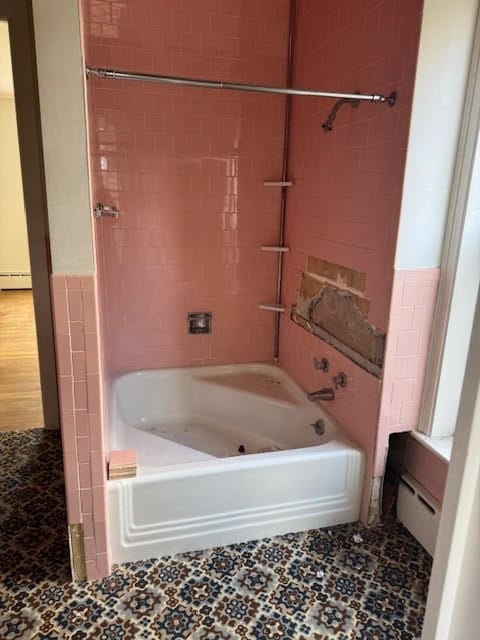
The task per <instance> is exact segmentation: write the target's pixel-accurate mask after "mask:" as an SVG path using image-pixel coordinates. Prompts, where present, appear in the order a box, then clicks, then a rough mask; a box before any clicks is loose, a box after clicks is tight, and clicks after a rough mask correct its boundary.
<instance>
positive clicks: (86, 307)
mask: <svg viewBox="0 0 480 640" xmlns="http://www.w3.org/2000/svg"><path fill="white" fill-rule="evenodd" d="M82 300H83V313H84V316H83V321H84V329H85V333H93V334H95V333H97V317H96V302H95V293H94V291H83V292H82Z"/></svg>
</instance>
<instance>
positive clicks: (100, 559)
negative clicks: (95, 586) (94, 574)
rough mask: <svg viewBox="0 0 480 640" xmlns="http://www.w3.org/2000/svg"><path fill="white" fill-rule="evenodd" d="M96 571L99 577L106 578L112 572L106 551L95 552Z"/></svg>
mask: <svg viewBox="0 0 480 640" xmlns="http://www.w3.org/2000/svg"><path fill="white" fill-rule="evenodd" d="M97 571H98V577H99V578H106V577H107V576H109V575H110V573H111V572H112V566H111V562H110V559H109V557H108V553H97Z"/></svg>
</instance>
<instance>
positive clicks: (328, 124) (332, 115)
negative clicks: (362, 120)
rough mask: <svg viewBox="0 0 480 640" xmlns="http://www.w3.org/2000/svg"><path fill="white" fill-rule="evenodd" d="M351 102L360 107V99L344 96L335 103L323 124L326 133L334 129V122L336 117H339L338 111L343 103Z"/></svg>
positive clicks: (353, 105)
mask: <svg viewBox="0 0 480 640" xmlns="http://www.w3.org/2000/svg"><path fill="white" fill-rule="evenodd" d="M346 103H350V104H351V105H352V107H353V108H356V107H358V105H359V104H360V100H355V99H354V98H342V99H341V100H337V102H336V103H335V104H334V105H333V109H332V110H331V111H330V113H329V114H328V118H327V119H326V120H325V122H324V123H323V124H322V129H323V130H324V131H325V133H328V132H329V131H331V130H332V129H333V123H334V121H335V118H336V117H337V112H338V110H339V109H340V107H341V106H342V105H343V104H346Z"/></svg>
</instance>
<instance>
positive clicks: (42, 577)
mask: <svg viewBox="0 0 480 640" xmlns="http://www.w3.org/2000/svg"><path fill="white" fill-rule="evenodd" d="M0 464H1V472H2V481H1V483H0V638H2V640H17V639H18V640H59V639H62V640H63V639H65V640H67V639H68V640H93V639H95V640H97V639H98V640H162V639H163V640H290V639H293V640H328V639H332V638H333V639H334V640H416V639H417V638H420V635H421V628H422V623H423V615H424V607H425V601H426V593H427V588H428V580H429V576H430V568H431V562H430V558H429V556H428V555H427V554H426V553H425V552H424V551H423V549H422V548H421V547H420V546H419V545H418V543H417V542H416V541H415V540H414V539H413V538H412V537H411V536H410V535H409V534H408V532H407V531H405V529H404V528H403V527H402V526H401V525H400V524H399V523H397V522H395V521H389V522H387V523H385V524H383V525H382V526H380V527H376V528H374V529H368V530H367V529H365V528H363V527H361V526H360V525H357V524H355V525H342V526H338V527H332V528H331V529H322V530H316V531H308V532H306V533H299V534H289V535H286V536H279V537H276V538H270V539H265V540H259V541H256V542H248V543H245V544H237V545H232V546H230V547H221V548H216V549H210V550H207V551H200V552H192V553H185V554H181V555H178V556H175V557H169V558H161V559H159V560H146V561H145V562H135V563H126V564H124V565H121V566H118V567H115V568H114V572H113V573H112V575H111V576H110V577H108V578H106V579H105V580H101V581H98V582H94V583H83V584H71V583H70V582H69V566H68V544H67V536H66V526H65V506H64V494H63V474H62V464H61V451H60V439H59V435H58V434H57V433H55V432H49V431H43V430H30V431H18V432H12V433H0ZM355 534H357V535H360V536H361V541H357V542H355V540H354V536H355Z"/></svg>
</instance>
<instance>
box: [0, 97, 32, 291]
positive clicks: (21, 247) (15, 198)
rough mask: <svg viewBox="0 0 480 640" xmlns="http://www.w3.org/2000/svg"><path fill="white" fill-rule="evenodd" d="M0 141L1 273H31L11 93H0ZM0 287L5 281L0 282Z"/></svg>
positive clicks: (5, 284)
mask: <svg viewBox="0 0 480 640" xmlns="http://www.w3.org/2000/svg"><path fill="white" fill-rule="evenodd" d="M0 141H1V142H0V273H11V272H21V273H30V256H29V253H28V238H27V220H26V217H25V205H24V203H23V186H22V173H21V169H20V151H19V148H18V136H17V119H16V115H15V101H14V99H13V96H11V97H6V96H0ZM28 280H29V283H30V279H28ZM17 285H18V283H17ZM2 286H8V282H7V281H5V282H3V281H0V287H2Z"/></svg>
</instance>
